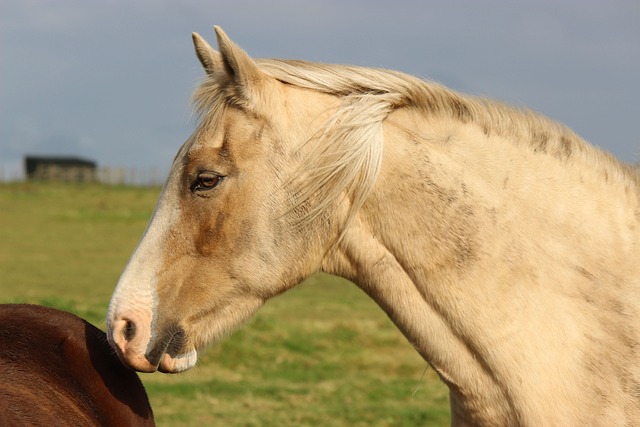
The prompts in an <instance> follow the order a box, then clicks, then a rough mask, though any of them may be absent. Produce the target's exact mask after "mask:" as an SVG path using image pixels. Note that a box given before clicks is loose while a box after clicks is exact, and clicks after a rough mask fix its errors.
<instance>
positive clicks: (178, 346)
mask: <svg viewBox="0 0 640 427" xmlns="http://www.w3.org/2000/svg"><path fill="white" fill-rule="evenodd" d="M136 317H137V316H135V315H128V316H122V317H118V318H116V319H115V320H113V321H112V322H110V325H109V326H110V327H109V333H108V337H109V342H110V343H111V346H112V347H113V348H114V349H115V350H116V353H117V354H118V357H119V358H120V360H121V361H122V363H123V364H124V365H126V366H128V367H129V368H131V369H134V370H136V371H139V372H155V371H160V372H165V373H177V372H182V371H185V370H187V369H190V368H192V367H193V366H194V365H195V363H196V360H197V358H198V355H197V352H196V350H195V349H194V350H190V351H187V352H184V351H183V350H182V349H183V346H184V340H185V332H184V330H183V329H182V328H179V327H170V328H164V330H163V332H162V333H160V334H157V335H156V336H155V337H154V338H155V339H152V337H151V330H150V325H149V324H148V322H145V320H144V318H141V317H137V318H136Z"/></svg>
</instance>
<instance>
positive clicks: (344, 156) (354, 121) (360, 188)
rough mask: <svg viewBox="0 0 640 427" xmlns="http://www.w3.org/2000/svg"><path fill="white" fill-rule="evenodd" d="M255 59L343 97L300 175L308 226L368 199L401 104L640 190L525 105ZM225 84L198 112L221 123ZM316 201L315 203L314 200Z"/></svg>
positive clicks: (373, 74) (378, 75) (623, 168)
mask: <svg viewBox="0 0 640 427" xmlns="http://www.w3.org/2000/svg"><path fill="white" fill-rule="evenodd" d="M256 63H257V64H258V66H259V67H260V69H261V70H262V71H263V72H264V73H265V74H267V75H269V76H271V77H273V78H275V79H277V80H278V81H280V82H282V83H285V84H289V85H294V86H297V87H301V88H306V89H312V90H315V91H319V92H322V93H326V94H330V95H333V96H336V97H339V98H341V99H342V104H341V106H340V108H339V109H338V110H337V111H336V112H335V114H334V115H333V116H332V117H331V118H330V119H329V120H328V122H327V123H326V125H325V127H324V128H323V129H322V130H321V131H320V132H319V133H318V134H317V135H316V136H315V137H314V138H312V140H310V141H307V143H311V142H313V147H312V149H311V152H310V154H309V155H307V156H306V157H305V158H304V159H302V163H301V166H300V168H299V170H298V172H299V173H297V174H295V175H296V177H295V179H296V182H295V185H296V192H295V197H296V198H297V201H296V202H297V203H294V205H295V206H298V207H299V206H306V208H305V209H304V211H305V215H304V216H303V217H301V218H300V221H301V224H300V225H302V226H304V225H307V224H308V223H309V222H311V221H313V219H315V218H316V217H318V216H319V215H321V214H323V212H325V211H326V210H327V209H329V208H330V206H331V205H332V203H333V202H334V201H335V200H337V199H338V198H340V197H344V195H346V194H351V197H352V198H353V200H352V204H351V212H350V216H352V215H353V214H354V213H355V212H356V211H357V210H358V208H359V207H360V206H361V205H362V203H364V201H365V199H366V197H367V195H368V194H369V192H370V190H371V189H372V188H373V186H374V184H375V181H376V178H377V176H378V173H379V171H380V167H381V163H382V152H383V146H384V139H383V134H382V123H383V122H384V120H385V119H386V118H387V117H388V116H389V114H391V113H392V112H393V111H395V110H397V109H400V108H414V109H417V110H419V111H421V112H423V113H424V114H425V115H427V116H430V117H443V116H447V117H451V118H453V119H456V120H459V121H460V122H461V123H467V124H469V123H472V124H475V125H477V126H479V127H480V128H481V129H482V130H483V132H484V134H485V135H487V136H491V135H499V136H503V137H507V138H508V139H510V140H511V141H513V143H514V144H518V145H520V146H523V148H528V149H531V150H534V151H536V152H542V153H546V154H548V155H552V156H556V157H558V158H560V159H562V160H564V161H572V162H576V161H580V162H583V163H584V164H585V166H586V167H590V168H597V169H599V170H601V171H602V175H603V179H605V180H609V179H615V180H623V181H624V182H626V183H627V185H632V186H633V187H634V188H636V189H637V188H640V185H639V184H640V177H639V175H638V173H637V171H635V170H634V169H633V168H632V167H630V166H628V165H625V164H622V163H621V162H619V161H618V160H617V159H616V158H614V157H613V156H611V155H610V154H608V153H606V152H604V151H602V150H600V149H598V148H596V147H593V146H591V145H590V144H588V143H586V142H585V141H584V140H582V139H581V138H580V137H579V136H577V135H576V134H575V133H574V132H573V131H571V130H570V129H569V128H567V127H566V126H563V125H561V124H559V123H557V122H554V121H552V120H550V119H548V118H546V117H544V116H542V115H539V114H536V113H534V112H532V111H529V110H526V109H520V108H514V107H511V106H507V105H505V104H502V103H500V102H496V101H493V100H487V99H481V98H477V97H472V96H466V95H461V94H459V93H457V92H454V91H452V90H450V89H447V88H445V87H443V86H441V85H438V84H436V83H433V82H426V81H423V80H420V79H418V78H416V77H412V76H409V75H406V74H403V73H400V72H396V71H390V70H384V69H373V68H364V67H355V66H344V65H332V64H322V63H313V62H306V61H293V60H279V59H258V60H256ZM226 82H227V79H226V78H224V76H223V75H222V74H220V75H215V76H213V77H209V78H207V79H206V80H205V81H204V82H203V83H202V85H201V86H200V87H199V88H198V89H197V90H196V92H195V93H194V97H193V99H194V104H195V108H196V111H197V112H198V113H199V115H200V117H201V118H203V119H204V120H207V121H215V118H214V117H219V114H220V109H221V108H224V102H228V100H229V99H230V97H232V95H229V94H227V95H228V96H226V97H225V96H222V97H221V96H219V95H220V94H221V93H222V94H225V93H226V87H225V84H226ZM221 99H222V100H223V101H221ZM224 100H226V101H224ZM636 191H637V190H636ZM311 199H313V200H314V203H309V201H310V200H311Z"/></svg>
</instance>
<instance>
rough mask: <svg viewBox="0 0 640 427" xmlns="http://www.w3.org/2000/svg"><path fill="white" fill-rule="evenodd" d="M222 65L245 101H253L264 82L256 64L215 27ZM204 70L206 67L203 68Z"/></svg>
mask: <svg viewBox="0 0 640 427" xmlns="http://www.w3.org/2000/svg"><path fill="white" fill-rule="evenodd" d="M214 28H215V31H216V36H217V38H218V47H219V48H220V54H221V57H222V64H223V66H224V69H225V71H226V73H227V75H228V76H229V77H230V78H231V80H232V81H233V82H234V83H235V84H236V86H237V87H238V89H240V93H242V94H243V95H244V96H245V98H246V99H245V100H247V101H253V95H254V94H256V92H257V90H258V88H259V87H260V86H261V85H262V84H263V83H264V81H265V80H266V76H265V75H264V74H263V73H262V72H261V71H260V69H259V68H258V66H257V65H256V63H255V62H254V61H253V59H251V58H250V57H249V55H248V54H247V53H246V52H245V51H244V50H242V49H241V48H240V47H238V45H236V44H235V43H234V42H232V41H231V39H230V38H229V36H227V34H226V33H225V32H224V31H223V30H222V28H220V27H218V26H215V27H214ZM205 68H206V67H205Z"/></svg>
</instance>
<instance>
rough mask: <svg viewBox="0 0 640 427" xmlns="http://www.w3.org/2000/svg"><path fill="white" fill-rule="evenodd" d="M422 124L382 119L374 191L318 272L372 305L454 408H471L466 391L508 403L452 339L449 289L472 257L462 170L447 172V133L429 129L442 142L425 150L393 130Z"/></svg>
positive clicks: (468, 347)
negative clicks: (461, 403)
mask: <svg viewBox="0 0 640 427" xmlns="http://www.w3.org/2000/svg"><path fill="white" fill-rule="evenodd" d="M420 120H422V119H421V118H420V117H416V116H413V115H411V114H408V115H406V114H394V115H392V116H391V117H390V118H389V119H388V120H387V122H386V124H385V147H384V150H385V157H384V160H383V166H382V171H381V173H380V176H379V177H378V182H377V184H376V187H375V188H374V190H373V192H372V193H371V194H370V195H369V197H368V199H367V201H366V202H365V204H364V206H363V207H362V208H361V210H360V211H359V213H358V215H357V216H356V218H355V219H354V220H353V221H352V223H351V224H350V225H349V227H348V228H347V230H346V232H345V234H344V236H343V238H342V240H341V241H340V243H339V247H338V248H337V249H336V250H334V251H332V252H331V253H330V255H329V256H328V257H327V259H326V260H325V263H324V266H323V267H324V270H325V271H328V272H330V273H333V274H337V275H340V276H343V277H346V278H348V279H350V280H351V281H353V282H354V283H356V284H357V285H358V286H359V287H361V288H362V289H363V290H364V291H365V292H366V293H368V294H369V295H370V296H371V297H372V298H373V299H374V300H375V301H376V302H377V303H378V305H379V306H380V307H381V308H382V309H383V310H384V311H385V312H386V313H387V315H388V316H389V317H390V319H391V320H392V321H393V322H394V323H395V324H396V325H397V327H398V328H399V329H400V330H401V331H402V333H403V334H404V335H405V336H406V337H407V339H408V340H409V342H410V343H411V344H412V345H413V346H414V347H415V349H416V350H417V351H418V352H419V353H420V354H421V355H422V357H423V358H424V359H425V360H426V361H427V362H429V364H430V365H431V366H432V367H433V368H434V369H435V370H436V372H438V374H439V375H440V376H441V378H442V379H443V380H444V382H445V383H446V384H447V385H448V386H449V387H450V389H451V392H452V397H453V400H455V395H456V394H460V395H461V396H462V395H464V396H465V399H466V400H467V401H468V400H469V399H474V398H475V397H474V396H473V391H472V390H471V389H470V388H471V387H472V386H471V384H474V386H473V387H474V388H477V387H478V386H480V387H482V388H483V389H484V390H485V395H484V396H483V398H490V399H493V400H494V401H500V402H507V403H505V404H508V401H507V399H506V396H505V394H504V393H503V392H502V391H501V389H500V388H499V387H497V386H496V385H495V381H494V378H493V376H494V374H493V372H491V370H490V369H489V368H488V367H487V366H486V365H484V363H483V361H482V360H481V359H479V358H477V357H476V356H477V355H476V354H475V352H474V347H475V344H474V342H472V341H470V340H469V339H468V337H465V336H463V335H461V334H459V333H458V331H457V330H456V325H455V324H454V323H456V322H458V321H459V319H460V318H462V316H460V314H461V313H455V312H454V311H455V310H456V308H455V304H450V302H451V300H452V298H455V294H454V293H449V292H450V290H451V288H450V287H449V286H448V285H449V284H452V283H459V282H460V280H464V279H463V276H464V271H465V267H466V266H467V265H468V264H469V263H471V262H472V261H473V258H474V256H475V255H474V251H475V250H476V249H477V248H476V247H474V235H475V233H476V232H477V224H476V223H475V221H474V218H473V213H474V212H473V209H472V208H471V207H470V205H469V203H470V201H469V200H466V198H467V196H468V195H466V194H465V192H466V190H465V186H464V184H463V181H462V178H461V177H462V175H461V174H462V166H460V165H455V164H453V163H451V159H450V158H448V156H447V153H446V150H445V149H444V148H443V147H444V145H446V144H447V143H448V141H446V140H447V139H453V137H451V138H447V137H446V133H447V132H446V131H445V132H444V133H443V132H442V130H443V129H446V128H447V127H448V126H452V125H453V124H452V123H449V122H444V123H442V124H441V125H440V126H436V127H434V128H432V129H431V132H432V133H433V134H434V135H442V134H445V138H444V139H443V140H440V139H439V137H438V138H437V137H433V138H431V137H428V138H429V139H431V142H435V143H434V144H425V143H424V141H422V140H423V139H424V138H425V135H421V134H420V132H419V131H416V130H415V127H414V129H411V130H408V129H407V128H406V127H405V126H403V125H401V124H400V123H401V122H404V123H407V122H409V123H412V124H414V125H416V127H419V124H420V123H419V121H420ZM430 145H431V146H432V148H430V147H429V146H430ZM478 398H480V397H479V396H478ZM477 404H478V405H479V406H482V402H477ZM471 405H474V403H473V402H472V403H471Z"/></svg>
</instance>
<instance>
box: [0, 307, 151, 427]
mask: <svg viewBox="0 0 640 427" xmlns="http://www.w3.org/2000/svg"><path fill="white" fill-rule="evenodd" d="M0 419H2V425H9V426H12V425H56V426H59V425H73V426H86V425H103V426H132V425H133V426H137V425H154V421H153V412H152V410H151V406H150V405H149V400H148V398H147V394H146V392H145V390H144V387H143V385H142V383H141V381H140V379H139V378H138V376H137V375H136V374H135V373H134V372H133V371H131V370H129V369H127V368H125V367H124V366H123V365H122V364H121V363H120V361H119V360H118V358H117V357H116V356H115V354H114V353H113V350H112V349H111V347H110V346H109V344H108V342H107V338H106V335H105V333H104V332H102V331H101V330H99V329H98V328H96V327H95V326H93V325H91V324H89V323H88V322H86V321H84V320H82V319H80V318H79V317H77V316H75V315H73V314H70V313H66V312H63V311H59V310H55V309H52V308H47V307H41V306H35V305H23V304H15V305H13V304H11V305H0Z"/></svg>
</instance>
